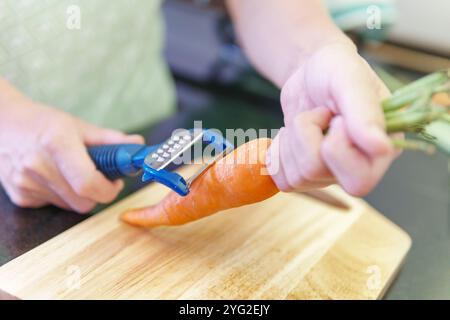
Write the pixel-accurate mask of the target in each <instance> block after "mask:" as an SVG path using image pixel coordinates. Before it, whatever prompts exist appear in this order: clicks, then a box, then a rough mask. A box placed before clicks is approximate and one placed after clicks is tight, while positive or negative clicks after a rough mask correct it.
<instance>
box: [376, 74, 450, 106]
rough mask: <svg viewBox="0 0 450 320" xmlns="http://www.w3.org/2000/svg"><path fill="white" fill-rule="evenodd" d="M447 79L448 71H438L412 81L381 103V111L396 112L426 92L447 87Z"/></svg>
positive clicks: (449, 75) (449, 77)
mask: <svg viewBox="0 0 450 320" xmlns="http://www.w3.org/2000/svg"><path fill="white" fill-rule="evenodd" d="M449 79H450V71H440V72H435V73H432V74H430V75H428V76H426V77H423V78H421V79H419V80H417V81H414V82H412V83H411V84H409V85H407V86H405V87H403V88H401V89H398V90H397V91H395V92H394V94H393V95H392V96H391V97H390V98H388V99H386V100H385V101H383V102H382V106H383V109H384V111H385V112H390V111H395V110H398V109H400V108H402V107H404V106H405V105H407V104H410V103H412V102H414V100H416V99H418V98H419V97H421V96H423V95H425V94H427V93H428V92H435V90H436V88H437V87H441V86H443V85H448V83H447V82H448V81H449Z"/></svg>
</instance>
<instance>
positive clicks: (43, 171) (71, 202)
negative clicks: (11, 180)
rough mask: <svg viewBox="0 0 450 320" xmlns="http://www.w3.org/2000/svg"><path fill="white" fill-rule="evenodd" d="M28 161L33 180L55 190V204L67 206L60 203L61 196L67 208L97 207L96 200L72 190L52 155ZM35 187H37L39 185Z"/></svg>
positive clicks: (85, 209) (87, 209) (83, 209)
mask: <svg viewBox="0 0 450 320" xmlns="http://www.w3.org/2000/svg"><path fill="white" fill-rule="evenodd" d="M28 161H29V162H31V163H28V164H27V167H28V168H31V170H30V169H28V170H27V174H28V175H29V176H30V178H31V179H32V180H34V181H35V182H36V183H38V184H40V185H41V186H43V187H42V189H49V190H51V191H52V192H53V194H54V195H55V197H54V198H52V199H53V200H54V201H55V202H52V203H53V204H55V205H57V206H59V207H62V208H65V206H64V205H63V203H59V201H58V198H59V199H61V200H62V201H63V202H64V203H65V204H67V205H68V207H69V208H67V209H70V210H73V211H76V212H79V213H88V212H90V211H91V210H92V209H93V208H94V207H95V205H96V203H95V202H93V201H91V200H89V199H86V198H83V197H80V196H78V195H77V194H76V193H75V192H74V191H73V190H72V188H71V187H70V185H69V184H68V183H67V182H66V180H65V178H64V177H63V176H62V174H61V173H60V171H59V170H58V168H57V166H56V164H55V163H54V160H53V159H52V158H51V157H49V156H46V155H41V156H36V157H34V160H33V159H31V158H30V159H29V160H28ZM17 182H20V181H17ZM25 183H26V182H25ZM34 189H37V187H35V188H34Z"/></svg>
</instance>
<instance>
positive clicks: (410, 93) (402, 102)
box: [382, 70, 450, 152]
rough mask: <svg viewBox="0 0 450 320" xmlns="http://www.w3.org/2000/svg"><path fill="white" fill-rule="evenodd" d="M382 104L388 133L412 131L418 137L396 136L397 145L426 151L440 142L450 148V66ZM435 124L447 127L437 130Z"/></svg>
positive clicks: (407, 87)
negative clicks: (398, 138) (448, 68)
mask: <svg viewBox="0 0 450 320" xmlns="http://www.w3.org/2000/svg"><path fill="white" fill-rule="evenodd" d="M382 106H383V111H384V114H385V118H386V128H387V131H388V132H389V133H395V132H403V133H412V134H414V135H415V136H416V137H417V138H418V140H409V139H406V140H393V143H394V145H396V146H397V147H399V148H405V149H418V150H423V151H426V152H432V151H434V145H438V146H441V147H442V148H443V149H444V150H446V151H448V152H450V150H449V149H448V148H447V147H446V146H448V144H449V143H450V141H449V140H450V136H448V132H449V131H448V130H449V129H450V114H449V111H450V70H447V71H439V72H436V73H432V74H430V75H428V76H426V77H424V78H422V79H419V80H417V81H415V82H412V83H411V84H409V85H406V86H404V87H402V88H400V89H398V90H396V91H394V93H393V95H392V96H391V97H390V98H389V99H387V100H385V101H384V102H383V103H382ZM436 126H440V127H444V128H445V127H446V128H447V131H437V130H435V129H434V128H435V127H436ZM441 132H442V134H441ZM446 135H447V136H446Z"/></svg>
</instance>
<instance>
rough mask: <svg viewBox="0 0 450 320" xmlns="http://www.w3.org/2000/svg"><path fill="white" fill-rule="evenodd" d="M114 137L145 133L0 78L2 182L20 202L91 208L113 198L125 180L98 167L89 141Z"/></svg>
mask: <svg viewBox="0 0 450 320" xmlns="http://www.w3.org/2000/svg"><path fill="white" fill-rule="evenodd" d="M114 143H144V139H143V138H142V137H141V136H137V135H125V134H123V133H121V132H118V131H115V130H109V129H102V128H98V127H96V126H94V125H91V124H89V123H86V122H84V121H82V120H80V119H77V118H75V117H73V116H71V115H69V114H67V113H64V112H61V111H59V110H56V109H53V108H51V107H48V106H44V105H42V104H38V103H35V102H33V101H31V100H29V99H28V98H26V97H24V96H23V95H21V94H19V93H18V92H17V91H16V90H15V89H13V88H12V87H10V86H9V85H7V84H6V83H5V82H2V80H1V79H0V182H1V184H2V186H3V188H4V189H5V190H6V192H7V193H8V195H9V197H10V199H11V201H12V202H13V203H14V204H16V205H17V206H20V207H25V208H38V207H43V206H46V205H55V206H58V207H61V208H64V209H67V210H73V211H76V212H79V213H88V212H89V211H91V210H92V209H93V208H94V207H95V205H96V204H97V203H109V202H111V201H112V200H114V199H115V198H116V197H117V195H118V194H119V192H120V190H121V189H122V188H123V182H122V181H114V182H111V181H109V180H107V179H106V178H105V177H104V176H103V175H102V173H101V172H99V171H98V170H96V167H95V164H94V163H93V162H92V160H91V159H90V157H89V155H88V153H87V149H86V147H87V146H91V145H101V144H114Z"/></svg>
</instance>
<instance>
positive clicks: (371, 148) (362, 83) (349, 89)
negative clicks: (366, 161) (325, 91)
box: [332, 59, 392, 157]
mask: <svg viewBox="0 0 450 320" xmlns="http://www.w3.org/2000/svg"><path fill="white" fill-rule="evenodd" d="M360 61H361V62H359V63H356V64H355V63H354V62H352V63H349V64H350V65H352V66H353V67H352V68H351V69H350V70H347V69H345V70H342V69H341V70H338V72H339V73H340V74H341V75H340V76H339V79H338V80H336V81H333V89H332V91H333V96H334V97H335V99H336V101H335V102H336V104H337V106H338V109H339V111H340V112H341V114H342V115H343V116H344V119H345V124H346V127H347V129H348V133H349V136H350V138H351V140H352V141H353V142H354V143H355V145H357V146H358V147H359V148H360V149H361V150H363V151H364V152H365V153H366V154H368V155H370V156H372V157H373V156H378V155H385V154H388V153H390V152H391V149H392V148H391V144H390V141H389V139H388V136H387V134H386V132H385V124H384V115H383V111H382V108H381V107H380V102H381V101H382V100H383V99H384V98H386V97H387V96H389V90H388V89H387V88H386V87H385V86H384V84H382V83H381V80H379V79H378V78H377V77H376V75H375V74H374V72H373V71H372V70H371V69H370V67H369V66H368V65H367V64H366V63H365V62H364V61H363V60H362V59H361V60H360ZM344 65H346V64H345V63H344ZM342 74H349V76H342Z"/></svg>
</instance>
